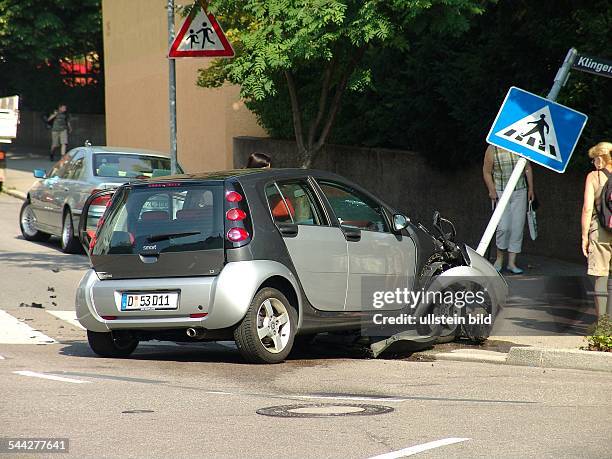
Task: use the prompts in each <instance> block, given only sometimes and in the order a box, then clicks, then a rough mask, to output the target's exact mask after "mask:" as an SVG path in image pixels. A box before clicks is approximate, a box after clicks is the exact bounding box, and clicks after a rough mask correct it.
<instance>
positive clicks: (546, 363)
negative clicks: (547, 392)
mask: <svg viewBox="0 0 612 459" xmlns="http://www.w3.org/2000/svg"><path fill="white" fill-rule="evenodd" d="M506 364H507V365H519V366H527V367H543V368H568V369H574V370H593V371H607V372H612V352H596V351H582V350H579V349H545V348H538V347H511V348H510V352H508V357H507V358H506Z"/></svg>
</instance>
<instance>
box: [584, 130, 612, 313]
mask: <svg viewBox="0 0 612 459" xmlns="http://www.w3.org/2000/svg"><path fill="white" fill-rule="evenodd" d="M589 158H591V162H592V163H593V166H594V167H595V170H594V171H592V172H590V173H589V175H587V178H586V183H585V185H584V203H583V205H582V219H581V223H582V253H583V254H584V256H585V257H586V258H587V260H588V269H587V273H588V274H589V276H593V277H594V278H595V306H596V307H597V315H598V316H599V317H601V316H602V315H604V314H606V313H607V314H608V316H612V295H610V296H609V295H608V291H609V286H608V277H609V273H610V260H611V259H612V233H611V232H609V231H608V230H606V229H605V228H603V227H602V226H601V224H600V223H599V218H598V209H599V205H600V203H601V198H600V196H601V190H602V189H603V187H604V186H605V185H606V182H607V181H608V178H609V177H610V175H612V143H610V142H600V143H598V144H597V145H595V146H594V147H592V148H591V149H590V150H589Z"/></svg>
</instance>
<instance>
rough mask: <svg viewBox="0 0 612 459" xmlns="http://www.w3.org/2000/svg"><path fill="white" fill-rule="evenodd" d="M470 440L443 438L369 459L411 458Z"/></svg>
mask: <svg viewBox="0 0 612 459" xmlns="http://www.w3.org/2000/svg"><path fill="white" fill-rule="evenodd" d="M467 440H470V438H443V439H442V440H436V441H430V442H429V443H423V444H422V445H415V446H411V447H410V448H404V449H400V450H398V451H391V452H390V453H386V454H381V455H380V456H374V457H371V458H369V459H397V458H399V457H407V456H412V455H414V454H418V453H422V452H423V451H427V450H429V449H434V448H439V447H440V446H446V445H452V444H454V443H461V442H463V441H467Z"/></svg>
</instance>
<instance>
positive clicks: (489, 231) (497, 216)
mask: <svg viewBox="0 0 612 459" xmlns="http://www.w3.org/2000/svg"><path fill="white" fill-rule="evenodd" d="M577 54H578V53H577V51H576V49H575V48H571V49H570V50H569V51H568V53H567V55H566V56H565V60H564V61H563V65H561V67H560V68H559V70H558V72H557V75H556V76H555V81H554V84H553V86H552V88H551V89H550V92H549V93H548V95H547V96H546V98H547V99H548V100H551V101H554V100H556V99H557V96H558V95H559V91H560V90H561V88H562V87H563V86H565V83H566V82H567V79H568V77H569V72H570V70H571V68H572V65H573V64H574V61H575V60H576V56H577ZM526 165H527V159H525V158H520V159H519V160H518V162H517V163H516V166H514V170H513V171H512V174H511V175H510V178H509V180H508V184H507V185H506V188H505V189H504V192H503V193H502V195H501V197H500V198H499V203H498V204H497V206H496V207H495V211H494V212H493V215H492V216H491V220H490V221H489V224H488V225H487V228H486V229H485V232H484V234H483V235H482V239H481V240H480V244H478V248H477V249H476V252H477V253H478V254H480V255H481V256H484V254H485V253H486V251H487V247H488V246H489V243H490V242H491V239H492V238H493V234H495V230H496V229H497V225H498V224H499V221H500V220H501V217H502V215H503V213H504V210H505V209H506V206H507V205H508V202H509V201H510V196H511V195H512V192H513V191H514V188H515V187H516V184H517V183H518V181H519V179H520V178H521V176H522V175H523V172H524V171H525V166H526Z"/></svg>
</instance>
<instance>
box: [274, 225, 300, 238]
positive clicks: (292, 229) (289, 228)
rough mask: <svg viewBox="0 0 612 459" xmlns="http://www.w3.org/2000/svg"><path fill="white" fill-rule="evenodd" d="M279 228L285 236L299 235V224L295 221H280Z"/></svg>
mask: <svg viewBox="0 0 612 459" xmlns="http://www.w3.org/2000/svg"><path fill="white" fill-rule="evenodd" d="M278 230H279V231H280V233H281V234H282V235H283V237H295V236H297V235H298V226H297V225H295V224H293V223H279V224H278Z"/></svg>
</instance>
